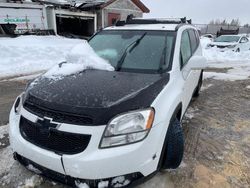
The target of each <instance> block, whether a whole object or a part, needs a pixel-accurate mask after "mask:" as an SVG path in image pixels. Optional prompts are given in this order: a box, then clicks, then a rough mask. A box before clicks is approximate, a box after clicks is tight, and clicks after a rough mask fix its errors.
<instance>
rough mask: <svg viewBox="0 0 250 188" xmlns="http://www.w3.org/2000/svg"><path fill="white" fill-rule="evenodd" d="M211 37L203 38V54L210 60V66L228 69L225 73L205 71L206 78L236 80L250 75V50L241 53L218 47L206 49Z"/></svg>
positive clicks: (247, 77)
mask: <svg viewBox="0 0 250 188" xmlns="http://www.w3.org/2000/svg"><path fill="white" fill-rule="evenodd" d="M207 44H209V39H205V38H203V39H201V45H202V47H203V55H204V57H206V59H207V60H208V67H209V68H218V69H228V70H226V71H225V73H218V72H205V73H204V78H205V79H206V78H213V79H217V80H226V81H236V80H245V79H249V77H250V51H242V52H240V53H236V52H232V51H225V52H221V51H220V50H219V49H217V48H216V47H214V48H209V49H206V46H207Z"/></svg>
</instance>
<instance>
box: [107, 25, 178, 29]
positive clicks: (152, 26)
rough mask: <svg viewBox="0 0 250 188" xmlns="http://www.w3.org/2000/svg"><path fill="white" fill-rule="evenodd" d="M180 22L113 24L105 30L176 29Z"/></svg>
mask: <svg viewBox="0 0 250 188" xmlns="http://www.w3.org/2000/svg"><path fill="white" fill-rule="evenodd" d="M176 26H178V24H128V25H124V26H111V27H107V28H105V30H163V31H175V28H176Z"/></svg>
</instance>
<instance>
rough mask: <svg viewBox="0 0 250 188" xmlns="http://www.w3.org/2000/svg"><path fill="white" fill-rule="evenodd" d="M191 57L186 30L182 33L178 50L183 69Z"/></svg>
mask: <svg viewBox="0 0 250 188" xmlns="http://www.w3.org/2000/svg"><path fill="white" fill-rule="evenodd" d="M191 56H192V49H191V44H190V39H189V34H188V31H187V30H186V31H184V32H183V33H182V37H181V49H180V62H181V67H183V66H184V65H185V64H186V63H187V62H188V60H189V59H190V57H191Z"/></svg>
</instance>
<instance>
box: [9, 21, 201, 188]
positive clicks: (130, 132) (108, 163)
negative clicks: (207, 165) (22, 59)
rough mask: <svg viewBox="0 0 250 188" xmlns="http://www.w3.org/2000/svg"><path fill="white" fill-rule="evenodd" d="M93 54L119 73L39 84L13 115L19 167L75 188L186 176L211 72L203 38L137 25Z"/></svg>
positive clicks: (97, 41) (114, 32) (164, 25)
mask: <svg viewBox="0 0 250 188" xmlns="http://www.w3.org/2000/svg"><path fill="white" fill-rule="evenodd" d="M89 44H90V45H91V46H92V48H93V49H94V50H95V52H96V53H97V54H99V55H100V56H101V57H103V58H105V59H107V60H108V61H109V62H110V64H111V65H112V66H113V67H115V69H116V70H115V71H102V70H85V71H83V72H81V73H78V74H74V75H69V76H65V77H64V78H63V79H59V80H56V81H53V82H51V81H50V80H49V79H48V78H45V77H41V78H40V79H38V80H37V81H36V84H30V85H29V86H28V87H27V89H26V91H25V93H23V94H22V95H20V96H19V97H18V98H17V99H16V101H15V103H14V105H13V108H12V110H11V113H10V142H11V147H12V149H13V151H14V158H15V159H16V160H18V161H19V162H20V163H22V164H23V165H24V166H26V167H30V166H31V165H32V168H29V169H36V170H35V172H39V173H41V174H43V175H44V176H48V177H50V178H53V179H56V180H58V181H61V182H63V183H66V184H69V185H71V186H75V185H80V184H81V183H82V184H84V183H86V184H87V185H88V186H89V187H100V186H104V187H121V186H131V185H135V184H136V183H137V182H139V180H142V179H144V178H145V177H149V176H150V175H153V174H155V173H156V172H157V171H159V170H160V169H167V168H177V167H178V166H179V165H180V163H181V161H182V157H183V148H184V141H183V131H182V126H181V121H182V117H183V115H184V114H185V112H186V110H187V108H188V105H189V103H190V101H191V99H192V97H197V96H198V94H199V90H200V87H201V85H202V69H203V68H205V66H206V60H205V58H204V57H203V56H202V49H201V46H200V40H199V34H198V32H197V30H196V28H195V27H194V26H192V25H191V24H189V23H187V21H186V20H185V19H181V20H167V19H166V20H153V19H150V20H145V19H128V20H127V21H126V22H118V23H117V25H116V26H112V27H108V28H105V29H104V30H102V31H100V32H98V33H97V34H96V35H94V36H93V37H92V38H91V39H90V40H89ZM137 180H138V181H137Z"/></svg>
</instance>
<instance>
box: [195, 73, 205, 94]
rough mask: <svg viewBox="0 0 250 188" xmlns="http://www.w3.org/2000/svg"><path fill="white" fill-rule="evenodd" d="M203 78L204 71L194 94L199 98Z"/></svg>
mask: <svg viewBox="0 0 250 188" xmlns="http://www.w3.org/2000/svg"><path fill="white" fill-rule="evenodd" d="M202 80H203V71H202V72H201V75H200V78H199V82H198V85H197V87H196V89H195V91H194V94H193V98H197V97H199V95H200V90H201V86H202Z"/></svg>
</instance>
